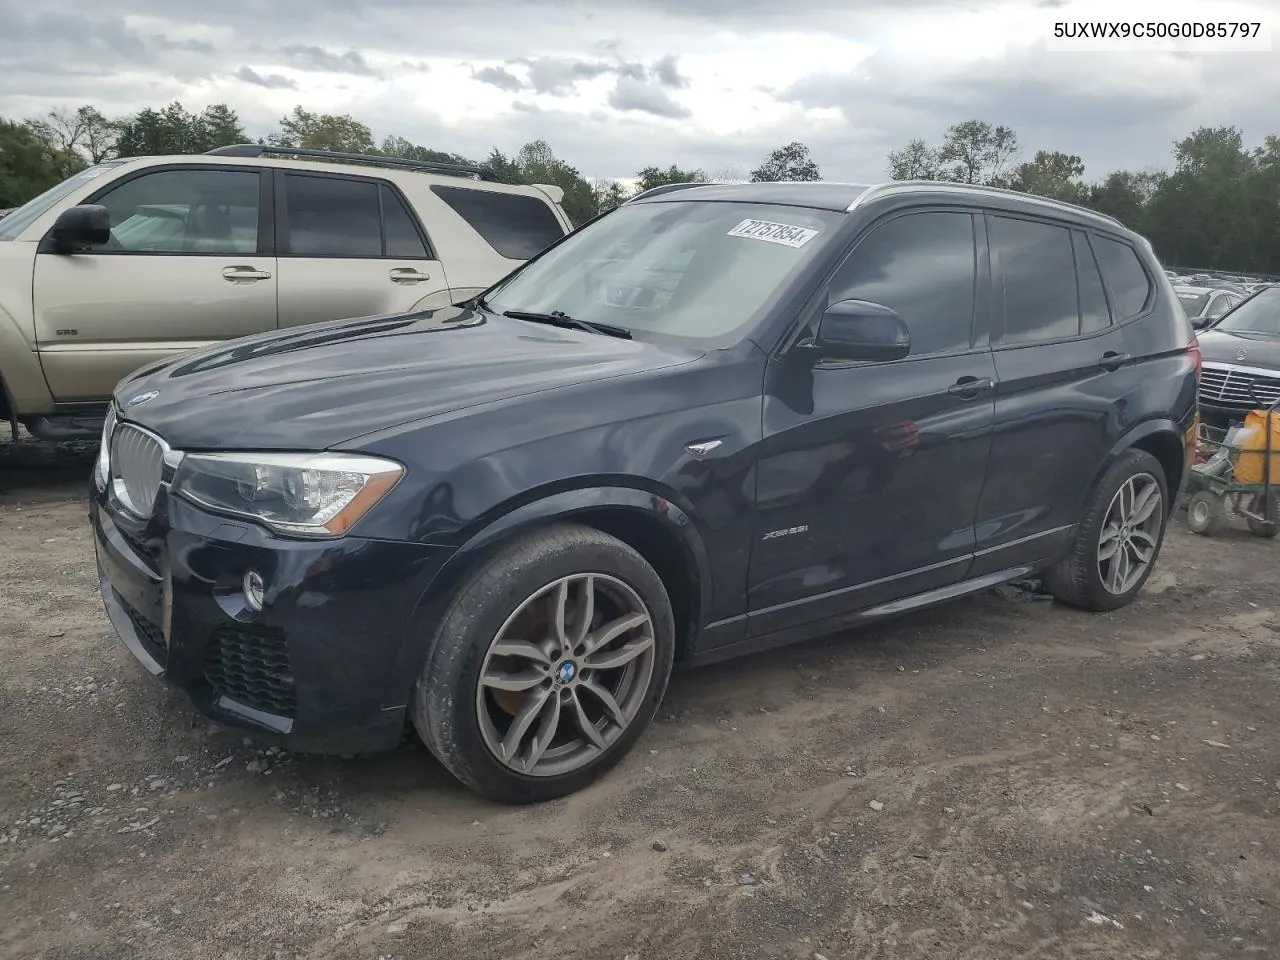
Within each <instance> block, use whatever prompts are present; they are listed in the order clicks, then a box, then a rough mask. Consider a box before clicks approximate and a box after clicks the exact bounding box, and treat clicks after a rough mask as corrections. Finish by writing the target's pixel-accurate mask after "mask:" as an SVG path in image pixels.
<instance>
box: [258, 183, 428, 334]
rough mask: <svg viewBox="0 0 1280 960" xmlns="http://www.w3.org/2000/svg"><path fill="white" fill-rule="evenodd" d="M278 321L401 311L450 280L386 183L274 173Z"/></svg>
mask: <svg viewBox="0 0 1280 960" xmlns="http://www.w3.org/2000/svg"><path fill="white" fill-rule="evenodd" d="M276 231H277V234H278V238H279V245H278V250H279V253H278V259H279V270H280V288H279V297H280V326H282V327H286V326H295V325H298V324H306V323H319V322H322V321H325V320H341V319H344V318H346V317H366V316H373V315H376V314H383V313H399V312H403V311H406V310H410V309H412V308H413V307H414V306H415V305H417V304H418V303H419V302H420V301H422V300H424V299H425V298H427V297H428V296H429V295H431V294H433V293H441V294H442V300H441V305H443V304H444V303H445V302H447V297H445V296H443V294H444V293H445V292H446V291H447V290H448V287H449V283H448V280H447V279H446V277H445V272H444V266H443V264H442V263H441V262H440V260H439V258H438V257H437V256H436V254H435V252H434V251H433V249H432V247H431V240H430V237H429V236H428V235H427V232H426V230H425V229H424V228H423V225H422V224H421V223H420V222H419V221H418V218H417V217H416V215H415V214H414V212H413V208H412V207H411V206H410V205H409V204H408V203H407V202H406V201H405V199H404V197H403V196H402V195H401V193H400V191H399V190H398V189H397V188H396V187H395V185H394V184H392V183H390V182H389V181H386V180H382V179H379V178H376V177H354V176H349V175H345V174H330V173H324V172H319V173H312V172H310V171H298V170H277V171H276Z"/></svg>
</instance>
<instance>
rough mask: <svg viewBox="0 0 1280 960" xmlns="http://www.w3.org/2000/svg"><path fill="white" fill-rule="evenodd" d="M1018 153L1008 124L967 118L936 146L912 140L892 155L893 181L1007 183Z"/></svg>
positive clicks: (1013, 134)
mask: <svg viewBox="0 0 1280 960" xmlns="http://www.w3.org/2000/svg"><path fill="white" fill-rule="evenodd" d="M1017 155H1018V137H1017V134H1015V133H1014V132H1013V131H1012V130H1011V129H1009V128H1008V127H998V126H997V127H993V126H992V125H991V124H989V123H987V122H985V121H983V120H965V121H964V122H963V123H957V124H955V125H953V126H951V127H949V128H948V129H947V133H946V136H944V137H943V140H942V143H941V144H940V145H939V146H937V147H931V146H929V145H928V144H927V143H925V142H924V141H923V140H918V139H917V140H912V141H910V142H909V143H908V144H907V145H906V147H905V148H904V149H902V150H897V151H892V152H891V153H890V154H889V175H890V176H891V177H892V178H893V179H894V180H947V181H951V182H954V183H973V184H981V185H982V186H991V187H999V186H1007V185H1008V184H1009V183H1010V180H1011V178H1010V171H1009V164H1010V163H1011V162H1012V161H1013V159H1014V158H1015V157H1016V156H1017Z"/></svg>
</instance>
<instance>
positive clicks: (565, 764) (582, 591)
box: [476, 573, 656, 777]
mask: <svg viewBox="0 0 1280 960" xmlns="http://www.w3.org/2000/svg"><path fill="white" fill-rule="evenodd" d="M655 662H656V651H655V642H654V627H653V617H652V615H651V614H650V612H649V610H648V608H647V607H646V606H645V603H644V601H643V600H641V599H640V596H639V594H637V593H636V591H635V590H633V589H632V588H631V587H629V586H628V585H627V584H625V583H624V582H623V581H621V580H619V579H618V578H616V577H612V576H609V575H606V574H601V573H582V574H575V575H573V576H569V577H564V578H562V579H560V580H556V581H554V582H553V583H550V584H548V585H547V586H545V587H543V588H541V589H540V590H538V591H537V592H536V593H534V594H533V595H532V596H530V597H528V598H527V599H526V600H525V601H523V602H522V603H521V604H520V605H519V606H518V607H517V608H516V610H515V612H514V613H513V614H511V616H510V617H508V618H507V620H506V622H505V623H504V624H503V625H502V628H501V629H500V630H499V631H498V634H497V636H495V637H494V639H493V641H492V642H491V643H490V645H489V649H488V651H487V652H486V654H485V659H484V663H483V664H482V666H481V670H480V679H479V682H478V685H477V690H476V710H477V714H478V719H479V722H480V731H481V734H482V736H483V738H484V742H485V746H486V747H488V749H489V751H490V752H491V753H492V754H493V756H494V757H495V758H496V759H497V760H498V761H499V762H501V763H502V764H504V765H505V766H507V767H509V768H511V769H512V770H515V771H516V772H518V773H521V774H524V775H526V776H534V777H552V776H560V775H563V774H566V773H571V772H572V771H574V770H579V769H581V768H582V767H584V766H586V765H588V764H589V763H591V762H592V761H593V760H595V759H596V758H597V757H599V756H600V755H601V754H602V753H604V752H605V751H606V750H607V749H608V748H609V746H610V745H611V744H613V743H614V742H615V741H617V739H618V738H619V737H620V736H622V734H623V733H624V732H625V731H626V730H627V728H628V727H629V726H630V725H631V722H632V721H633V720H634V719H635V717H636V715H637V714H638V713H639V711H640V708H641V706H642V704H643V703H644V700H645V696H646V694H647V692H648V690H649V685H650V680H651V678H652V676H653V670H654V664H655Z"/></svg>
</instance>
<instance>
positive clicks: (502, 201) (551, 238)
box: [431, 185, 565, 260]
mask: <svg viewBox="0 0 1280 960" xmlns="http://www.w3.org/2000/svg"><path fill="white" fill-rule="evenodd" d="M431 192H432V193H434V194H435V195H436V196H437V197H439V198H440V199H441V200H443V201H444V202H445V203H447V204H448V205H449V207H450V209H452V210H453V212H454V213H456V214H457V215H458V216H460V217H462V219H463V220H465V221H467V223H468V224H470V226H471V229H473V230H474V231H475V232H476V233H478V234H480V236H481V237H482V238H483V239H484V241H485V242H486V243H488V244H489V246H491V247H493V249H494V250H496V251H497V253H498V255H499V256H501V257H505V258H507V259H508V260H529V259H531V258H533V257H535V256H537V255H538V254H539V253H541V252H542V251H543V250H545V249H546V248H547V247H549V246H550V245H551V244H553V243H555V242H556V241H557V240H559V239H560V238H561V237H563V236H564V234H565V230H564V227H563V226H561V224H560V221H559V220H557V219H556V215H555V214H554V213H553V212H552V210H551V206H550V205H549V204H548V203H547V202H546V201H545V200H540V199H539V198H537V197H532V196H528V195H527V194H520V193H498V192H497V191H494V190H475V189H472V188H471V187H452V186H443V185H437V186H433V187H432V188H431Z"/></svg>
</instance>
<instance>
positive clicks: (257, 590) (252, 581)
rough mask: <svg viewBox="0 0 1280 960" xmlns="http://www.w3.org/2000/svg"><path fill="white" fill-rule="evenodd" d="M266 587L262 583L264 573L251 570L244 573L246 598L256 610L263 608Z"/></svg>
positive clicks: (246, 601) (250, 606) (251, 607)
mask: <svg viewBox="0 0 1280 960" xmlns="http://www.w3.org/2000/svg"><path fill="white" fill-rule="evenodd" d="M265 592H266V588H265V587H264V586H263V585H262V574H260V573H258V571H257V570H250V571H249V572H248V573H246V574H245V575H244V600H245V603H247V604H249V608H250V609H251V610H253V611H255V612H257V611H260V610H262V600H263V595H264V594H265Z"/></svg>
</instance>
